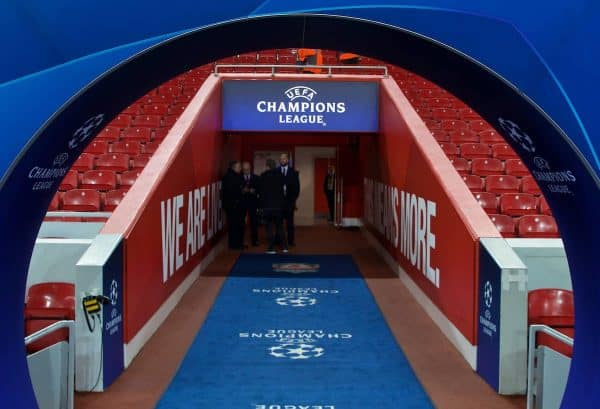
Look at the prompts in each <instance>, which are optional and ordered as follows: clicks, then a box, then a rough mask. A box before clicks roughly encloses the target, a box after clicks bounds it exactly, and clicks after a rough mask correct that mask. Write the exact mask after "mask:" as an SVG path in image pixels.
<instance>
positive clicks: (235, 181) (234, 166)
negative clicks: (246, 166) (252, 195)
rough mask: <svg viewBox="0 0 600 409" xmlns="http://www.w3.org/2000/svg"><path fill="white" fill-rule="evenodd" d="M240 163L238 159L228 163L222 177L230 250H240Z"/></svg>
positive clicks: (242, 226)
mask: <svg viewBox="0 0 600 409" xmlns="http://www.w3.org/2000/svg"><path fill="white" fill-rule="evenodd" d="M241 171H242V165H241V163H240V161H233V162H231V163H230V164H229V168H228V169H227V173H225V176H224V177H223V181H222V186H223V208H224V209H225V214H226V215H227V224H228V227H229V235H228V240H229V242H228V244H229V248H230V249H232V250H242V249H243V248H244V245H243V241H242V240H243V232H244V216H243V208H242V189H243V185H244V178H243V177H242V174H241Z"/></svg>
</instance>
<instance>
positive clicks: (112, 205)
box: [104, 189, 127, 212]
mask: <svg viewBox="0 0 600 409" xmlns="http://www.w3.org/2000/svg"><path fill="white" fill-rule="evenodd" d="M126 194H127V190H124V189H117V190H111V191H109V192H106V199H105V200H104V210H105V211H107V212H112V211H113V210H115V209H116V208H117V206H118V205H119V204H120V203H121V201H122V200H123V198H124V197H125V195H126Z"/></svg>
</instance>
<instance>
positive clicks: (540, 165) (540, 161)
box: [533, 156, 550, 170]
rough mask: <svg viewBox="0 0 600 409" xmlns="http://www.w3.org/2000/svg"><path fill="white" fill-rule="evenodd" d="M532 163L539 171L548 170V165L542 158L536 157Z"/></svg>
mask: <svg viewBox="0 0 600 409" xmlns="http://www.w3.org/2000/svg"><path fill="white" fill-rule="evenodd" d="M533 163H534V164H535V166H537V168H538V169H539V170H550V163H549V162H548V161H547V160H546V159H544V158H542V157H539V156H536V157H535V158H533Z"/></svg>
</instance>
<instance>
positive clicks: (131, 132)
mask: <svg viewBox="0 0 600 409" xmlns="http://www.w3.org/2000/svg"><path fill="white" fill-rule="evenodd" d="M151 137H152V129H151V128H139V127H129V128H127V129H125V131H124V132H123V139H124V140H127V141H129V140H136V141H149V140H150V138H151Z"/></svg>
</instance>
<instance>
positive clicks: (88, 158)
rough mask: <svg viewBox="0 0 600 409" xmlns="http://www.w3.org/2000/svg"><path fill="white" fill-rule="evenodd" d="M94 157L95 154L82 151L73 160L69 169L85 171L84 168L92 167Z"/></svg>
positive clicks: (90, 168)
mask: <svg viewBox="0 0 600 409" xmlns="http://www.w3.org/2000/svg"><path fill="white" fill-rule="evenodd" d="M94 159H95V156H94V155H92V154H90V153H82V154H81V155H80V156H79V158H77V160H76V161H75V163H74V164H73V166H71V170H76V171H79V172H85V171H86V170H92V169H94Z"/></svg>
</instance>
